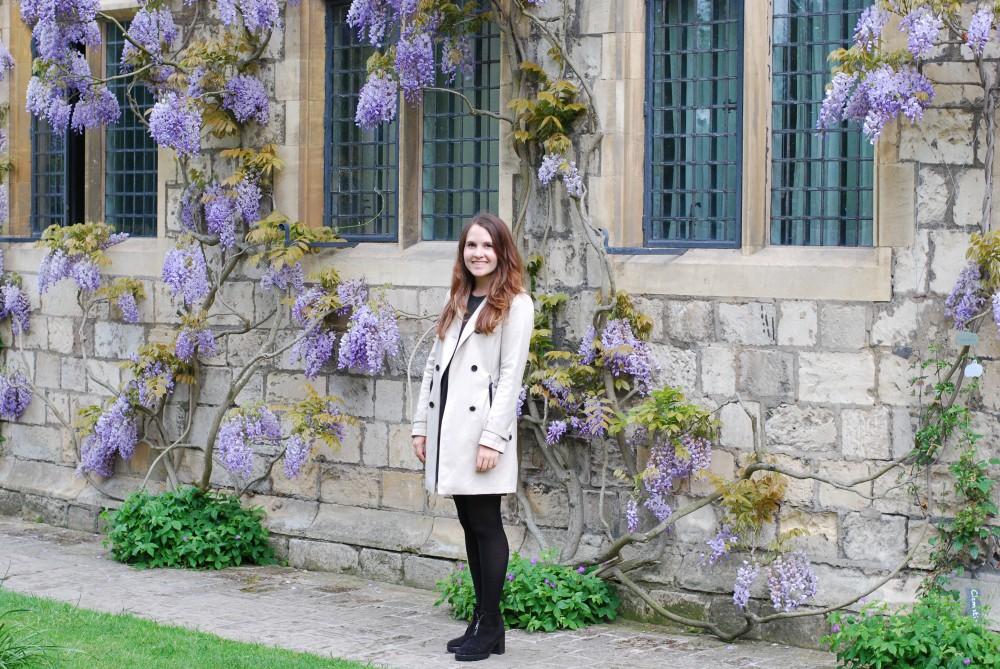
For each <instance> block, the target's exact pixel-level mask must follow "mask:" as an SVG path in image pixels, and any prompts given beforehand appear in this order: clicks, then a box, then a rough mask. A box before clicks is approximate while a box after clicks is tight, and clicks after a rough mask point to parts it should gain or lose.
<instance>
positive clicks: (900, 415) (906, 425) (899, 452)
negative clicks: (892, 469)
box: [892, 409, 916, 458]
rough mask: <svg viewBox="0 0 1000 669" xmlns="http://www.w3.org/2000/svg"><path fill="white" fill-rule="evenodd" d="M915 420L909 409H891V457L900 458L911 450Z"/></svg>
mask: <svg viewBox="0 0 1000 669" xmlns="http://www.w3.org/2000/svg"><path fill="white" fill-rule="evenodd" d="M915 425H916V420H915V419H914V418H913V416H911V415H910V411H909V409H893V410H892V457H893V458H901V457H903V456H904V455H906V454H907V453H909V452H910V451H911V450H913V435H914V432H915V429H914V426H915Z"/></svg>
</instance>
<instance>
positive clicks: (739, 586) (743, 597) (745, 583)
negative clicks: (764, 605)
mask: <svg viewBox="0 0 1000 669" xmlns="http://www.w3.org/2000/svg"><path fill="white" fill-rule="evenodd" d="M758 572H760V565H758V564H757V563H756V562H752V563H751V562H747V561H746V560H744V561H743V566H742V567H740V568H739V569H737V570H736V584H735V586H734V587H733V604H735V605H736V606H737V607H739V609H740V610H745V609H746V608H747V604H748V603H749V602H750V588H751V587H752V586H753V583H754V581H756V580H757V574H758Z"/></svg>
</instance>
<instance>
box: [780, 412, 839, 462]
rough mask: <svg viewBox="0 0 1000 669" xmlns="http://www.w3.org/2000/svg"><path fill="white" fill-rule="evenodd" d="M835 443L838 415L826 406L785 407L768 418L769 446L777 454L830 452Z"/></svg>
mask: <svg viewBox="0 0 1000 669" xmlns="http://www.w3.org/2000/svg"><path fill="white" fill-rule="evenodd" d="M836 440H837V421H836V416H835V414H834V412H833V410H832V409H828V408H826V407H814V406H802V405H799V404H782V405H781V406H779V407H776V408H775V409H773V410H772V411H771V412H770V415H769V416H768V418H767V444H768V448H770V449H773V450H775V451H827V450H830V449H831V448H832V447H833V445H834V443H835V442H836Z"/></svg>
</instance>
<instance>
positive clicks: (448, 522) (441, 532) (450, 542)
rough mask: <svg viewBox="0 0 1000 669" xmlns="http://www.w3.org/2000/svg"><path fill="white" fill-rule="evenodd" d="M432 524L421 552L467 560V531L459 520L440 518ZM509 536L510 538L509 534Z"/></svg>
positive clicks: (435, 519)
mask: <svg viewBox="0 0 1000 669" xmlns="http://www.w3.org/2000/svg"><path fill="white" fill-rule="evenodd" d="M432 522H433V524H432V526H431V532H430V533H429V534H428V536H427V540H426V541H425V542H424V544H423V546H422V547H421V550H420V552H421V553H423V554H424V555H434V556H437V557H443V558H450V559H452V560H464V559H466V555H465V531H464V530H463V529H462V525H461V524H460V523H459V522H458V519H457V518H444V517H441V516H438V517H436V518H434V519H433V521H432ZM505 529H506V528H505ZM507 536H508V538H509V537H510V533H509V532H508V533H507ZM514 545H516V544H514V543H511V546H514Z"/></svg>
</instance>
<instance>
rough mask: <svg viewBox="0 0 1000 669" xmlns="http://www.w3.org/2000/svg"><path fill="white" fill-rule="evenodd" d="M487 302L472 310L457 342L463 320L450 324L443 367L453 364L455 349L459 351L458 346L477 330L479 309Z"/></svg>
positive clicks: (456, 320)
mask: <svg viewBox="0 0 1000 669" xmlns="http://www.w3.org/2000/svg"><path fill="white" fill-rule="evenodd" d="M485 304H486V300H483V301H482V302H481V303H480V305H479V306H478V307H476V310H475V311H473V312H472V316H471V317H469V322H468V323H466V324H465V327H464V328H462V335H461V337H458V341H457V342H456V341H455V339H456V336H457V335H458V329H459V328H460V327H462V321H461V320H460V319H458V318H455V319H454V320H452V322H451V325H449V326H448V334H447V335H446V337H447V340H446V341H445V344H444V345H445V354H444V360H442V364H441V369H448V365H449V364H451V359H452V358H453V357H454V356H455V351H457V350H458V347H459V346H461V345H462V344H463V343H464V342H465V341H466V340H467V339H468V338H469V337H471V336H472V333H473V332H475V331H476V319H477V318H478V317H479V311H480V310H481V309H482V308H483V306H484V305H485ZM452 342H454V345H452Z"/></svg>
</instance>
